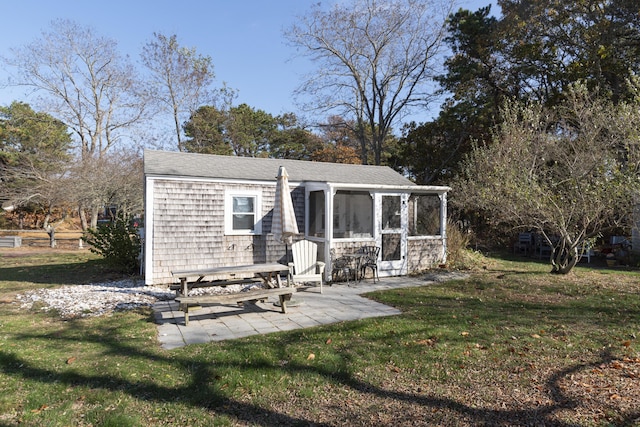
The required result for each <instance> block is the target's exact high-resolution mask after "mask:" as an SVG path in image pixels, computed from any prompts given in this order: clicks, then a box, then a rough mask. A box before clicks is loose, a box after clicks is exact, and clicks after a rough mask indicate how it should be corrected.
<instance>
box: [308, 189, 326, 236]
mask: <svg viewBox="0 0 640 427" xmlns="http://www.w3.org/2000/svg"><path fill="white" fill-rule="evenodd" d="M308 222H309V235H310V236H316V237H324V233H325V229H326V226H325V214H324V191H311V192H310V193H309V221H308Z"/></svg>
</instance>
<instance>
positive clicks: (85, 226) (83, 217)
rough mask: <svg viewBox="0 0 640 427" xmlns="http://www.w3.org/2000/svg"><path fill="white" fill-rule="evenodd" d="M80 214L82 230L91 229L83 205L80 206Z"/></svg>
mask: <svg viewBox="0 0 640 427" xmlns="http://www.w3.org/2000/svg"><path fill="white" fill-rule="evenodd" d="M78 214H79V215H80V223H81V224H82V231H87V230H88V229H89V223H88V222H87V214H86V213H85V211H84V208H83V207H82V205H80V206H79V207H78Z"/></svg>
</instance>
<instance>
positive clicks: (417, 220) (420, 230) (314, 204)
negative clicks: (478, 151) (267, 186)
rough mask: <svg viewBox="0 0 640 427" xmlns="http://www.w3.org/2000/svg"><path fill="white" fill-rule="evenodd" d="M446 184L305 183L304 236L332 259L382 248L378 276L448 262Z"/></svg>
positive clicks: (393, 274)
mask: <svg viewBox="0 0 640 427" xmlns="http://www.w3.org/2000/svg"><path fill="white" fill-rule="evenodd" d="M448 190H449V188H448V187H436V186H416V185H410V186H390V185H366V184H341V183H328V182H327V183H319V182H314V183H306V184H305V200H306V203H305V204H306V206H307V209H306V212H305V216H306V220H305V226H306V227H305V231H304V233H305V236H306V238H307V239H309V240H312V241H315V242H316V243H318V245H319V247H320V251H321V253H322V255H323V257H324V259H325V260H326V262H327V264H328V269H329V270H330V268H331V260H332V259H335V258H339V257H341V256H343V255H349V254H351V253H354V252H356V251H358V249H359V248H361V247H363V246H376V247H379V248H380V256H379V259H378V273H379V275H380V276H382V277H384V276H401V275H406V274H408V273H410V272H414V271H419V270H423V269H426V268H430V267H433V266H434V265H438V264H441V263H444V262H446V217H447V215H446V213H447V198H446V194H447V191H448Z"/></svg>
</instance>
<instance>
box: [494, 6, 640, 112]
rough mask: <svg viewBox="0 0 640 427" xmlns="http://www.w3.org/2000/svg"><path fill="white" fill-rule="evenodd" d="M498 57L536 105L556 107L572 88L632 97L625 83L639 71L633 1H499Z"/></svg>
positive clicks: (639, 35)
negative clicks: (543, 102)
mask: <svg viewBox="0 0 640 427" xmlns="http://www.w3.org/2000/svg"><path fill="white" fill-rule="evenodd" d="M498 4H499V5H500V7H501V8H502V13H503V18H502V20H501V23H500V26H501V30H500V32H501V33H502V35H503V38H502V40H503V41H504V42H503V44H502V47H501V49H500V50H501V52H502V54H503V55H502V58H503V59H504V60H505V62H507V63H508V64H509V68H510V70H511V72H512V73H513V75H515V76H517V79H518V80H519V81H520V82H522V84H523V88H525V89H526V90H527V91H529V92H531V94H532V95H533V96H535V97H536V98H537V99H538V100H547V101H551V102H557V100H556V99H557V98H558V97H561V96H562V92H563V91H564V90H565V89H566V88H567V87H568V86H570V85H571V84H573V83H574V82H577V81H583V82H585V83H586V84H587V86H588V87H590V88H591V89H594V88H596V87H599V88H600V89H601V90H602V91H603V93H604V92H609V96H611V98H612V99H613V100H614V101H617V100H618V99H625V98H627V97H629V96H633V94H632V91H630V90H629V88H628V86H627V84H626V81H627V80H628V79H629V78H630V77H631V76H633V75H637V74H638V72H639V71H640V59H639V58H640V16H639V15H638V2H637V1H635V0H594V1H574V0H527V1H523V0H499V1H498Z"/></svg>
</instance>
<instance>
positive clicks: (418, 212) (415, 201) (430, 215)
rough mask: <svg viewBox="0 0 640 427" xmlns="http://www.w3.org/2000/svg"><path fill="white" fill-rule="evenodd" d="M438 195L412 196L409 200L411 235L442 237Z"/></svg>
mask: <svg viewBox="0 0 640 427" xmlns="http://www.w3.org/2000/svg"><path fill="white" fill-rule="evenodd" d="M441 203H442V201H441V200H440V197H439V196H438V195H437V194H433V195H432V194H420V195H418V194H412V195H411V197H410V198H409V235H410V236H438V235H440V220H441V219H440V206H441Z"/></svg>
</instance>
